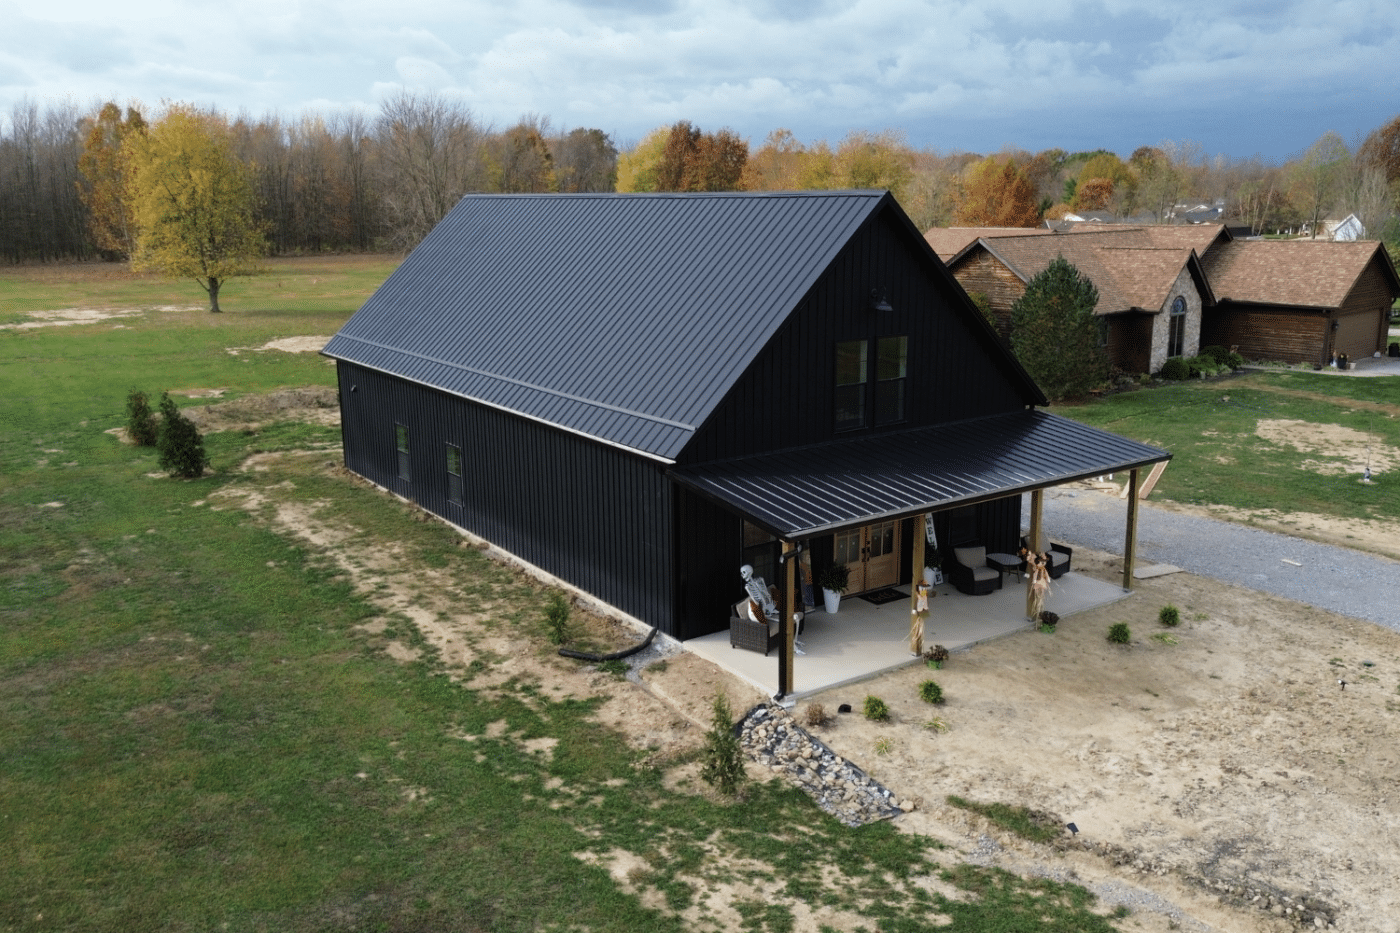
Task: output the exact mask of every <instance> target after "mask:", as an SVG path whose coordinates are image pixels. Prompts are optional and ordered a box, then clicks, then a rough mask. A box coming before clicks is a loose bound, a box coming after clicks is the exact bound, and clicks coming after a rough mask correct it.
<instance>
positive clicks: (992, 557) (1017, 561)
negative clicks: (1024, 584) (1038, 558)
mask: <svg viewBox="0 0 1400 933" xmlns="http://www.w3.org/2000/svg"><path fill="white" fill-rule="evenodd" d="M987 566H988V567H992V568H994V569H995V570H998V571H1000V572H1001V573H1002V574H1008V573H1014V574H1016V582H1017V583H1020V582H1021V572H1022V571H1023V570H1025V569H1026V563H1025V561H1023V560H1021V558H1020V557H1018V556H1017V555H1015V554H988V555H987ZM1003 582H1005V581H1003Z"/></svg>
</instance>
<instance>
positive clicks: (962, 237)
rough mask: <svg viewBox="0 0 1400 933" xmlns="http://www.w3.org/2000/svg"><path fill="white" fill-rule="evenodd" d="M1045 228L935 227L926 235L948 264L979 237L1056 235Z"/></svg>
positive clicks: (925, 237) (936, 251)
mask: <svg viewBox="0 0 1400 933" xmlns="http://www.w3.org/2000/svg"><path fill="white" fill-rule="evenodd" d="M1054 232H1055V231H1053V230H1048V229H1046V228H1045V227H934V228H933V229H932V230H929V231H928V232H926V233H925V234H924V239H925V240H927V241H928V245H929V246H932V247H933V251H934V252H935V253H937V254H938V258H939V259H941V260H943V261H944V262H947V261H948V260H950V259H952V258H953V257H954V256H956V255H957V254H958V253H961V252H962V251H963V250H965V249H967V248H968V247H969V246H971V245H972V244H973V243H975V242H977V238H978V237H1021V236H1041V235H1043V234H1047V233H1054Z"/></svg>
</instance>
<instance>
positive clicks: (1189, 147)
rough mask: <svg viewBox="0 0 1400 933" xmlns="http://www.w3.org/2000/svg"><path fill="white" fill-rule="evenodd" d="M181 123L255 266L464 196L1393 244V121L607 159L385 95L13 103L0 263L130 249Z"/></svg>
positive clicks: (549, 131)
mask: <svg viewBox="0 0 1400 933" xmlns="http://www.w3.org/2000/svg"><path fill="white" fill-rule="evenodd" d="M182 112H188V113H196V112H197V113H199V114H201V116H200V124H201V126H202V127H203V128H204V130H203V131H204V132H206V133H210V134H213V135H215V136H217V137H218V138H219V140H220V143H219V145H220V146H222V147H224V149H226V151H227V153H228V154H229V156H230V157H231V158H232V159H233V160H234V161H235V162H236V164H237V165H238V166H241V168H240V173H241V177H243V178H244V181H245V182H246V186H247V195H248V197H249V199H250V200H249V203H248V218H247V223H248V224H250V225H251V228H252V230H253V231H254V232H255V233H256V235H257V236H258V237H260V240H259V243H258V245H257V249H258V250H260V251H265V252H269V253H272V254H274V255H277V254H283V255H285V254H297V253H316V252H323V251H373V250H405V249H408V248H411V247H412V246H413V245H414V244H416V243H417V242H418V241H419V240H420V239H421V238H422V237H423V236H424V235H425V234H426V233H427V232H428V231H429V230H430V229H432V227H433V226H434V225H435V224H436V223H437V222H438V221H439V220H440V219H441V218H442V217H443V216H444V215H445V214H446V213H447V211H448V210H449V209H450V208H451V207H452V205H453V204H455V203H456V202H457V200H458V199H459V198H461V197H462V195H464V194H467V193H469V192H555V191H560V192H593V191H614V190H616V191H718V190H755V191H758V190H800V189H839V188H887V189H889V190H891V191H892V192H894V194H895V195H896V197H898V198H899V200H900V203H901V204H902V205H903V206H904V208H905V209H906V210H907V211H908V212H909V214H910V216H911V217H912V218H913V220H914V222H915V223H916V224H917V225H918V226H919V228H920V229H927V228H929V227H934V226H949V225H976V226H1034V225H1037V224H1039V223H1040V222H1042V221H1043V220H1044V219H1046V218H1057V217H1063V216H1065V215H1066V214H1069V213H1071V212H1082V211H1106V212H1108V213H1111V214H1114V215H1116V216H1119V217H1133V218H1137V219H1147V220H1151V221H1154V222H1170V221H1173V220H1179V219H1180V208H1181V206H1183V205H1194V204H1203V205H1207V206H1209V205H1214V204H1217V203H1220V204H1223V205H1224V210H1225V213H1224V218H1223V219H1224V220H1225V222H1227V223H1230V224H1233V225H1240V226H1248V227H1249V228H1250V229H1252V230H1253V231H1255V232H1256V233H1272V232H1281V231H1294V232H1298V231H1303V230H1312V231H1314V232H1316V231H1318V229H1319V227H1320V225H1321V223H1322V221H1323V220H1324V219H1326V218H1328V217H1331V216H1337V217H1343V216H1345V215H1346V214H1348V213H1355V214H1356V215H1357V216H1358V217H1359V218H1360V219H1361V220H1362V222H1363V223H1364V224H1365V225H1366V227H1367V231H1368V236H1371V237H1381V236H1384V237H1385V238H1386V239H1388V240H1391V241H1392V242H1395V241H1400V223H1397V220H1396V215H1397V204H1398V203H1400V116H1397V117H1396V118H1394V119H1392V120H1391V121H1389V122H1388V123H1386V124H1385V125H1383V126H1381V127H1379V128H1377V129H1376V130H1375V131H1374V132H1372V133H1371V134H1370V135H1369V136H1367V137H1365V138H1364V139H1360V138H1358V139H1355V140H1353V141H1352V142H1351V143H1350V144H1348V143H1347V142H1346V141H1345V140H1343V139H1342V138H1341V137H1340V136H1338V135H1337V134H1336V133H1330V132H1329V133H1327V134H1324V135H1323V136H1322V137H1321V138H1320V139H1318V140H1316V141H1315V142H1313V143H1312V144H1311V145H1309V146H1307V147H1306V148H1305V149H1303V150H1301V151H1300V152H1299V153H1298V154H1297V155H1296V156H1294V157H1293V158H1290V159H1288V160H1286V161H1284V162H1282V163H1278V164H1276V163H1272V162H1269V161H1266V160H1264V159H1262V158H1260V157H1257V156H1256V157H1253V158H1246V159H1236V158H1229V157H1225V156H1216V157H1209V156H1207V155H1206V154H1205V153H1204V151H1203V150H1202V149H1201V147H1200V146H1199V145H1196V144H1192V143H1172V142H1167V143H1161V144H1158V145H1152V146H1142V147H1139V148H1138V149H1136V150H1135V151H1134V152H1132V153H1131V154H1130V155H1129V156H1128V158H1126V159H1123V158H1121V157H1120V156H1118V155H1117V154H1115V153H1112V152H1109V151H1107V150H1095V151H1090V152H1073V153H1071V152H1067V151H1065V150H1063V149H1048V150H1043V151H1040V152H1035V153H1032V152H1029V151H1025V150H1019V149H1014V148H1007V149H1004V150H1002V151H1000V152H996V153H992V154H988V155H980V154H977V153H969V152H950V153H947V152H939V151H936V150H933V149H929V148H924V149H917V148H915V147H913V146H911V145H909V144H908V142H907V140H906V138H905V137H904V136H903V134H901V133H900V132H898V131H894V130H887V131H884V132H869V131H856V132H852V133H850V134H848V135H847V136H846V137H845V138H843V139H841V140H839V141H838V142H836V143H834V144H833V143H829V142H827V141H825V140H817V141H814V142H810V143H804V142H802V141H800V140H798V139H797V138H796V137H795V136H794V135H793V134H792V133H791V132H790V131H788V130H785V129H777V130H774V131H773V132H771V133H769V134H768V136H767V137H766V138H765V139H764V140H763V142H762V143H761V144H759V145H757V146H751V145H750V144H749V142H748V141H747V140H745V139H744V138H742V137H740V136H738V135H737V134H735V133H734V132H732V131H730V130H728V129H719V130H714V131H709V132H706V131H704V130H702V129H701V128H699V127H696V126H694V125H692V124H691V123H690V122H689V121H684V120H682V121H679V122H677V123H675V124H671V125H667V126H662V127H658V128H657V129H656V130H654V131H652V132H651V133H649V134H648V135H647V136H646V137H644V138H643V139H642V140H641V141H640V142H637V143H636V144H634V145H630V146H627V147H626V149H625V151H623V152H621V153H619V147H618V145H617V143H616V142H615V141H614V140H613V139H612V138H611V137H610V136H609V135H608V134H607V133H605V132H603V131H602V130H599V129H593V128H576V129H568V130H562V129H560V130H555V129H554V128H553V127H552V126H551V124H550V121H549V119H548V118H546V117H541V116H537V115H526V116H524V117H522V118H521V119H520V120H519V121H518V122H517V123H516V124H515V125H513V126H511V127H508V128H506V129H504V130H498V129H495V128H493V127H491V126H490V125H489V124H487V123H485V122H483V121H482V120H480V119H479V118H478V117H477V116H476V115H475V114H474V113H473V112H472V111H471V110H470V109H469V108H468V107H467V106H466V105H465V104H463V103H461V102H459V101H456V100H454V99H452V98H448V97H444V96H440V95H436V94H431V93H424V94H420V93H414V92H401V93H399V94H396V95H394V96H392V97H390V98H388V99H386V100H385V101H384V102H383V103H382V104H381V106H380V108H379V110H378V112H377V113H375V114H373V115H368V114H364V113H361V112H350V113H346V114H341V115H337V116H334V117H330V118H323V117H320V116H315V115H308V116H303V117H301V118H298V119H287V118H283V117H280V116H276V115H270V116H264V117H261V118H258V119H254V118H251V117H248V116H238V117H234V118H229V117H227V116H225V115H222V114H218V113H214V112H212V111H198V110H197V108H191V107H189V106H188V105H181V104H174V105H167V106H166V107H164V108H162V110H161V112H159V113H157V112H150V113H147V112H144V111H143V110H142V108H141V107H139V106H137V105H128V106H126V107H125V108H122V107H119V106H118V105H117V104H115V103H107V104H105V105H103V106H100V107H96V108H93V109H91V110H86V111H85V110H82V109H80V108H78V107H77V106H76V105H74V104H71V103H61V104H55V105H50V106H48V107H47V108H45V109H41V108H40V107H39V106H38V105H37V104H36V103H33V102H31V101H26V102H21V103H20V104H19V105H17V106H16V107H15V108H14V109H13V110H12V112H11V114H10V115H9V120H8V122H7V124H6V125H5V126H4V128H3V131H2V132H0V261H3V262H10V263H17V262H29V261H51V260H58V259H89V258H95V257H97V256H103V257H105V258H109V259H122V258H131V257H138V256H139V255H140V250H139V248H138V243H137V239H136V235H137V233H138V230H139V218H138V217H135V216H133V214H132V211H133V210H134V208H135V200H134V193H133V191H132V189H131V186H132V183H133V177H134V165H133V162H132V158H133V154H134V153H136V152H137V151H139V149H140V145H139V144H138V141H139V140H142V139H145V138H146V137H147V136H148V135H149V133H150V131H151V129H152V128H153V127H156V126H159V125H161V124H162V122H163V121H166V120H169V119H170V118H171V115H172V114H174V113H182ZM147 155H148V156H149V152H148V153H147ZM240 184H243V182H240ZM136 200H139V199H136ZM147 208H148V210H153V209H154V208H153V207H152V206H151V205H149V204H148V205H147ZM211 297H212V296H211Z"/></svg>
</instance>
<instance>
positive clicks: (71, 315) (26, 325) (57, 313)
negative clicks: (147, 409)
mask: <svg viewBox="0 0 1400 933" xmlns="http://www.w3.org/2000/svg"><path fill="white" fill-rule="evenodd" d="M197 310H199V309H198V308H192V307H178V306H175V305H161V306H158V307H151V308H55V309H53V310H51V311H30V312H28V316H29V317H30V318H32V319H33V320H29V321H21V322H20V323H18V324H0V330H33V329H34V328H36V327H72V326H74V325H77V324H96V323H98V322H100V321H107V320H111V319H113V318H125V317H137V316H138V315H142V314H145V313H147V312H148V311H197ZM322 346H324V344H322ZM318 349H319V348H318Z"/></svg>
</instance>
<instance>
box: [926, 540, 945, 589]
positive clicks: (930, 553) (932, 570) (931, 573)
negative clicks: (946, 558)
mask: <svg viewBox="0 0 1400 933" xmlns="http://www.w3.org/2000/svg"><path fill="white" fill-rule="evenodd" d="M924 582H925V583H927V584H928V585H929V586H938V585H939V584H941V583H942V582H943V555H942V554H940V553H938V548H937V547H929V548H927V549H925V551H924Z"/></svg>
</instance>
